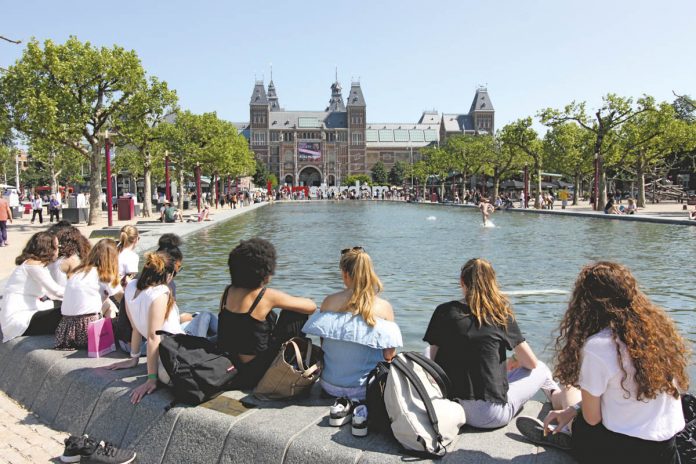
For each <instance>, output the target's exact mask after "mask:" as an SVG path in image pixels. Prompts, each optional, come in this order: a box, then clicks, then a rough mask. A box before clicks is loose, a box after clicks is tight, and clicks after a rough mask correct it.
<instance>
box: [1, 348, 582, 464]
mask: <svg viewBox="0 0 696 464" xmlns="http://www.w3.org/2000/svg"><path fill="white" fill-rule="evenodd" d="M52 347H53V337H51V336H41V337H20V338H17V339H14V340H12V341H10V342H8V343H4V344H1V345H0V389H2V390H3V391H5V392H6V393H7V394H8V395H9V396H11V397H12V398H14V399H15V400H16V401H18V402H20V403H21V404H23V405H24V406H26V407H27V408H28V409H30V410H32V411H33V412H35V413H37V414H38V415H39V416H40V417H41V418H42V419H43V420H44V421H46V422H47V423H48V424H49V425H51V426H53V427H54V428H57V429H59V430H63V431H67V432H69V433H71V434H75V435H81V434H83V433H87V434H90V435H91V436H93V437H95V438H98V439H100V440H107V441H112V442H114V443H115V444H117V445H118V446H121V447H129V448H132V449H135V450H136V451H137V453H138V462H139V463H161V462H201V463H203V462H205V463H210V462H217V463H248V462H283V463H302V462H327V461H331V462H332V464H340V463H351V464H352V463H358V462H359V463H385V462H386V463H389V462H394V463H396V462H402V461H403V460H404V459H409V457H404V456H405V455H404V454H402V452H401V450H400V448H399V445H398V444H397V443H396V442H394V441H392V440H390V439H387V438H386V437H384V436H382V435H380V434H375V433H373V434H370V435H369V436H368V437H366V438H356V437H353V436H352V435H351V432H350V426H349V425H346V426H343V427H341V428H335V427H330V426H329V425H328V407H329V405H330V403H331V402H330V401H329V400H324V399H320V398H319V395H318V387H316V388H315V391H313V393H312V395H311V396H310V397H309V398H304V399H301V400H298V401H293V402H260V401H257V400H256V399H254V398H253V397H252V396H251V395H249V394H248V393H245V392H240V391H231V392H226V393H225V394H224V395H223V396H221V397H220V398H222V400H221V401H220V398H219V399H218V400H216V402H218V403H220V402H224V401H225V399H226V398H229V399H230V402H234V400H239V401H241V402H242V403H243V404H245V405H246V406H247V408H241V409H240V410H238V411H235V412H233V413H232V414H225V413H223V412H219V411H217V410H213V409H210V408H209V407H202V406H199V407H189V406H175V407H174V408H172V409H169V410H165V408H166V406H167V405H168V404H169V403H170V402H171V401H172V396H171V394H170V393H169V391H168V389H167V388H160V389H158V390H157V391H155V392H154V393H153V394H151V395H149V396H147V397H145V398H144V399H143V401H142V402H141V403H140V404H139V405H137V406H133V405H132V404H131V403H130V401H129V393H130V390H131V388H132V386H133V385H137V384H139V383H141V382H143V380H144V375H145V372H146V370H145V369H146V368H145V364H144V359H141V363H140V365H139V366H138V367H137V368H134V369H127V370H121V371H108V370H106V369H101V367H103V366H105V365H108V364H110V363H112V362H114V360H115V359H117V358H121V357H122V355H120V354H117V353H113V354H111V355H109V356H107V357H105V358H101V359H92V358H88V357H87V356H86V353H85V352H84V351H77V352H66V351H56V350H53V349H52ZM207 406H210V407H213V404H212V403H211V404H208V405H207ZM541 407H542V406H541V404H540V403H538V402H530V403H528V405H527V406H526V407H525V411H524V414H531V415H538V414H540V412H541ZM233 414H238V415H233ZM452 448H453V449H452V450H451V451H450V452H449V453H448V454H447V456H445V458H443V459H442V460H440V461H439V462H467V463H496V462H508V461H510V462H515V463H520V464H522V463H541V464H546V463H549V464H550V463H559V464H560V463H572V462H573V460H572V459H571V458H570V457H569V456H568V455H566V454H564V453H562V452H559V451H556V450H553V449H544V448H539V447H536V446H534V445H532V444H529V443H527V442H525V441H524V440H523V439H522V437H521V436H520V434H519V432H518V431H517V430H516V428H515V427H514V425H509V426H507V427H504V428H502V429H498V430H493V431H480V430H474V429H472V428H469V427H464V429H463V430H462V433H460V435H459V437H458V439H457V442H456V443H455V445H454V446H453V447H452Z"/></svg>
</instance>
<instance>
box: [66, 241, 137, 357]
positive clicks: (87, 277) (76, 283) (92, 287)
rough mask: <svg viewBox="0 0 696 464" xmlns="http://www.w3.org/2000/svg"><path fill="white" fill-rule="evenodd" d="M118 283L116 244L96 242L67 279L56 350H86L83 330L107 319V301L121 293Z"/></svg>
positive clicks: (85, 334) (108, 309)
mask: <svg viewBox="0 0 696 464" xmlns="http://www.w3.org/2000/svg"><path fill="white" fill-rule="evenodd" d="M119 282H120V280H119V276H118V250H117V249H116V242H114V241H113V240H111V239H110V238H104V239H102V240H99V242H97V244H96V245H94V247H92V249H91V250H90V252H89V254H88V255H87V257H86V258H85V260H84V261H83V262H82V264H81V265H80V266H78V267H77V269H75V271H74V272H72V273H71V274H70V276H69V277H68V284H67V285H66V286H65V294H64V295H63V304H62V305H61V308H60V312H61V314H62V316H63V317H62V318H61V320H60V323H59V324H58V328H57V329H56V346H55V348H56V349H58V350H77V349H85V348H87V327H88V326H89V323H90V322H93V321H98V320H99V318H100V317H101V314H102V313H103V314H104V317H106V318H109V317H111V305H110V303H111V301H109V299H108V298H109V297H110V296H112V295H115V294H117V293H121V292H122V291H123V289H122V288H121V285H120V283H119Z"/></svg>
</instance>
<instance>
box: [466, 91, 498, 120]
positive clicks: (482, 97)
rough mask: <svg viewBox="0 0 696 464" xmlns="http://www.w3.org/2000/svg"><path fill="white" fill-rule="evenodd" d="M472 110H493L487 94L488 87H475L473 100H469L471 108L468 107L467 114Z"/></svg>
mask: <svg viewBox="0 0 696 464" xmlns="http://www.w3.org/2000/svg"><path fill="white" fill-rule="evenodd" d="M474 111H494V109H493V102H491V98H490V97H489V96H488V89H486V88H485V87H479V88H478V89H476V94H475V95H474V101H472V102H471V108H470V109H469V114H471V113H473V112H474Z"/></svg>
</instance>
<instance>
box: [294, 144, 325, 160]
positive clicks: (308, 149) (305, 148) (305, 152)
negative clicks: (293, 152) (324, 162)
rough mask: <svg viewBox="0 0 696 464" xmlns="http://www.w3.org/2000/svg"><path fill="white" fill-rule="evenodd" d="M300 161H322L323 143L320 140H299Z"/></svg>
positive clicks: (298, 157)
mask: <svg viewBox="0 0 696 464" xmlns="http://www.w3.org/2000/svg"><path fill="white" fill-rule="evenodd" d="M297 159H298V160H299V161H321V144H320V143H319V142H299V143H298V144H297Z"/></svg>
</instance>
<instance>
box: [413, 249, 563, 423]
mask: <svg viewBox="0 0 696 464" xmlns="http://www.w3.org/2000/svg"><path fill="white" fill-rule="evenodd" d="M459 284H460V286H461V288H462V292H463V295H464V298H463V299H461V300H455V301H450V302H448V303H444V304H441V305H440V306H438V307H437V308H436V309H435V312H434V313H433V315H432V317H431V319H430V324H429V325H428V329H427V330H426V332H425V336H424V337H423V340H425V341H426V342H428V343H429V344H430V357H431V358H432V359H433V360H434V361H435V362H436V363H438V364H439V365H440V366H441V367H442V369H443V370H444V371H445V373H447V376H448V377H449V379H450V381H451V383H452V391H453V397H455V398H457V399H458V401H459V403H460V404H461V405H462V406H463V407H464V411H465V412H466V422H467V424H470V425H472V426H474V427H478V428H486V429H491V428H497V427H502V426H504V425H506V424H508V423H509V422H510V421H511V420H512V418H513V417H514V416H515V414H517V413H518V412H519V410H520V409H521V408H522V406H523V405H524V403H526V402H527V401H528V400H529V399H530V398H532V397H533V396H534V394H535V393H536V392H537V391H539V389H542V390H543V391H544V393H545V394H546V396H547V398H549V399H550V400H551V401H552V403H553V404H554V405H557V404H558V405H560V401H561V396H560V388H559V387H558V385H557V384H556V383H555V382H554V381H553V379H552V377H551V371H550V370H549V368H548V367H546V365H545V364H544V363H542V362H541V361H539V360H537V358H536V356H535V355H534V352H533V351H532V349H531V348H530V346H529V345H528V344H527V342H526V341H525V339H524V336H523V335H522V332H521V331H520V328H519V326H518V325H517V321H516V320H515V315H514V312H513V310H512V306H511V305H510V302H509V301H508V299H507V298H506V297H505V295H503V294H502V292H501V291H500V289H499V288H498V282H497V280H496V275H495V271H494V270H493V266H492V265H491V263H489V262H488V261H486V260H484V259H481V258H475V259H471V260H469V261H467V262H466V264H464V266H463V267H462V270H461V274H460V279H459ZM508 351H513V352H514V355H513V359H512V360H511V362H510V363H508V360H507V352H508Z"/></svg>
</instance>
